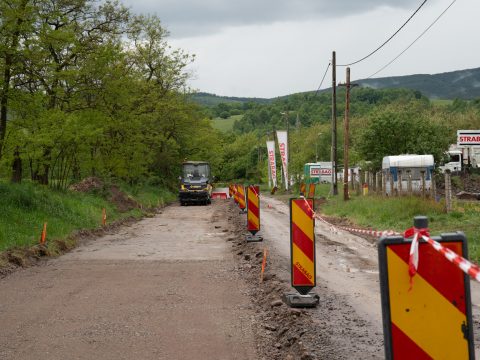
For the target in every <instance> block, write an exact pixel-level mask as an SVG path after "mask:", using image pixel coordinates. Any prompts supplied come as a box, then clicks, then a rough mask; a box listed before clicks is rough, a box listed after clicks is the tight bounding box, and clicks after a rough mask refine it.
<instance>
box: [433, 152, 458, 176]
mask: <svg viewBox="0 0 480 360" xmlns="http://www.w3.org/2000/svg"><path fill="white" fill-rule="evenodd" d="M445 155H446V157H447V160H446V162H445V164H444V165H441V166H439V167H438V168H439V170H440V172H442V173H444V172H445V171H446V170H450V171H451V172H458V171H461V170H462V162H463V154H462V151H461V150H449V151H447V152H446V153H445Z"/></svg>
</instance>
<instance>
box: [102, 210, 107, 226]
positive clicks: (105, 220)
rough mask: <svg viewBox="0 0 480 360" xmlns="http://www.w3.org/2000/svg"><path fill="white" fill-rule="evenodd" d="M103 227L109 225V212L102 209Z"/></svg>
mask: <svg viewBox="0 0 480 360" xmlns="http://www.w3.org/2000/svg"><path fill="white" fill-rule="evenodd" d="M102 225H103V226H106V225H107V210H106V209H105V208H103V209H102Z"/></svg>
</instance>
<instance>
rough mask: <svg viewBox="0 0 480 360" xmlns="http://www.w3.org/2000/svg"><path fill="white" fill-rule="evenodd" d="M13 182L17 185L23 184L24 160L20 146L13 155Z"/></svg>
mask: <svg viewBox="0 0 480 360" xmlns="http://www.w3.org/2000/svg"><path fill="white" fill-rule="evenodd" d="M12 182H13V183H17V184H19V183H21V182H22V159H21V158H20V152H19V151H18V146H17V148H16V149H15V153H14V155H13V164H12Z"/></svg>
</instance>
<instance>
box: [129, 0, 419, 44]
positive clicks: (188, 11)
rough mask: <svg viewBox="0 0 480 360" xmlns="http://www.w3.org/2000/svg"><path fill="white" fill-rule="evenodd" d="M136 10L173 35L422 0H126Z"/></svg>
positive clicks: (411, 4)
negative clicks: (154, 18) (156, 20)
mask: <svg viewBox="0 0 480 360" xmlns="http://www.w3.org/2000/svg"><path fill="white" fill-rule="evenodd" d="M124 2H125V4H126V5H128V6H130V7H131V8H132V10H133V11H134V12H137V13H143V14H149V13H151V14H157V15H158V16H159V17H160V19H161V20H162V21H163V23H164V24H165V25H166V26H167V28H168V29H169V30H170V32H171V33H172V36H173V37H189V36H197V35H203V34H207V33H214V32H217V31H219V30H220V29H222V28H225V27H228V26H241V25H265V24H270V23H273V22H279V21H301V20H309V19H317V18H332V17H333V18H335V17H342V16H346V15H352V14H358V13H363V12H366V11H370V10H374V9H376V8H379V7H392V8H401V9H412V11H413V9H415V8H416V7H417V6H418V5H420V0H241V1H238V0H237V1H231V0H230V1H229V0H125V1H124Z"/></svg>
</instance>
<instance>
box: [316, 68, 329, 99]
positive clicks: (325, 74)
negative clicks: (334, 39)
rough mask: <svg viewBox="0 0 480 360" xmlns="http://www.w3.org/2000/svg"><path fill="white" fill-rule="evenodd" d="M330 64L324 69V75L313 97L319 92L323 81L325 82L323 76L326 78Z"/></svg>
mask: <svg viewBox="0 0 480 360" xmlns="http://www.w3.org/2000/svg"><path fill="white" fill-rule="evenodd" d="M330 65H331V63H328V65H327V68H326V69H325V73H324V74H323V77H322V81H320V85H318V88H317V91H315V95H313V97H315V96H317V94H318V92H319V91H320V88H321V87H322V84H323V80H325V76H327V72H328V69H330Z"/></svg>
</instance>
